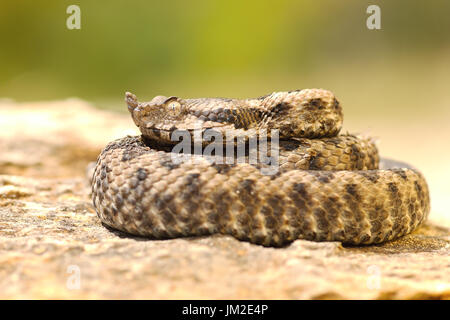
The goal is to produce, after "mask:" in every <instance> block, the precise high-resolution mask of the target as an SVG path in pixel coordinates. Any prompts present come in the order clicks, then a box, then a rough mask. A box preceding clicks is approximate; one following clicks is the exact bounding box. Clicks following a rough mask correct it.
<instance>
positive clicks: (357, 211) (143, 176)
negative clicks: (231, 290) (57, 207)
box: [92, 89, 430, 246]
mask: <svg viewBox="0 0 450 320" xmlns="http://www.w3.org/2000/svg"><path fill="white" fill-rule="evenodd" d="M125 100H126V102H127V105H128V109H129V111H130V113H131V116H132V118H133V121H134V123H135V124H136V125H137V126H138V127H139V129H140V130H141V132H142V136H136V137H130V136H128V137H125V138H122V139H119V140H116V141H113V142H111V143H109V144H108V145H107V146H106V147H105V148H104V149H103V151H102V152H101V154H100V156H99V157H98V159H97V164H96V167H95V171H94V174H93V178H92V197H93V203H94V207H95V209H96V211H97V214H98V216H99V218H100V219H101V221H102V222H103V223H104V224H106V225H108V226H110V227H112V228H115V229H118V230H121V231H124V232H127V233H130V234H134V235H141V236H146V237H150V238H152V239H167V238H176V237H185V236H200V235H211V234H215V233H220V234H226V235H232V236H234V237H235V238H237V239H240V240H246V241H250V242H252V243H255V244H261V245H265V246H283V245H286V244H288V243H290V242H292V241H294V240H296V239H307V240H314V241H341V242H343V243H349V244H373V243H380V242H384V241H389V240H392V239H396V238H398V237H400V236H403V235H405V234H408V233H410V232H411V231H413V230H414V229H416V228H417V227H418V226H419V225H420V224H421V223H422V222H423V221H425V220H426V218H427V216H428V214H429V211H430V199H429V192H428V186H427V183H426V181H425V179H424V177H423V175H422V174H421V173H420V172H419V171H418V170H417V169H414V168H412V167H411V166H409V165H407V164H404V163H400V162H396V161H388V160H381V161H380V159H379V156H378V151H377V148H376V146H375V145H374V142H373V141H372V139H371V138H369V137H359V136H355V135H350V134H339V132H340V130H341V126H342V122H343V114H342V107H341V105H340V103H339V102H338V100H337V99H336V98H335V96H334V94H333V93H331V92H330V91H327V90H323V89H305V90H295V91H289V92H275V93H272V94H270V95H266V96H263V97H260V98H256V99H245V100H238V99H225V98H202V99H181V98H178V97H164V96H157V97H155V98H153V100H151V101H149V102H144V103H140V102H138V101H137V98H136V96H135V95H133V94H131V93H126V97H125ZM208 129H214V130H215V131H217V132H219V133H220V135H223V136H224V137H225V135H228V136H231V137H232V139H237V138H239V139H240V138H242V140H241V141H244V143H246V144H247V145H248V142H249V139H250V138H251V137H259V135H260V134H261V132H263V131H265V132H268V133H269V136H270V132H272V131H271V130H277V132H278V133H279V138H280V143H279V159H278V161H279V167H278V168H279V170H277V171H276V173H274V174H271V175H267V174H263V173H262V172H261V168H262V167H264V166H266V164H264V163H262V164H261V163H258V164H250V163H248V162H249V161H248V156H249V154H250V153H251V151H249V150H246V152H247V153H246V156H247V158H246V161H245V162H244V163H240V162H238V161H234V162H233V161H232V163H220V162H219V161H217V159H219V158H216V161H214V160H213V161H211V159H208V158H206V157H205V156H202V155H201V154H197V153H195V152H192V151H189V152H192V155H191V156H190V157H188V158H187V159H185V160H184V161H182V162H175V161H174V160H173V159H174V158H173V157H172V156H173V154H172V153H171V152H172V148H173V145H174V144H175V143H177V142H174V141H172V139H171V137H172V134H173V133H174V132H176V130H184V132H188V133H189V135H191V136H192V137H194V136H195V135H194V132H200V133H204V132H206V131H207V130H208ZM234 141H235V140H234ZM207 147H208V143H207V142H206V143H205V142H204V141H203V145H202V146H201V148H202V150H204V149H205V148H207ZM189 152H188V153H189Z"/></svg>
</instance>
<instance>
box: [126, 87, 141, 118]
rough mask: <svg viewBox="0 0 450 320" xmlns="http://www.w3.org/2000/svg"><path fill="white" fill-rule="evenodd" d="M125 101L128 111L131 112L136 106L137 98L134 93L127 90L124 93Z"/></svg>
mask: <svg viewBox="0 0 450 320" xmlns="http://www.w3.org/2000/svg"><path fill="white" fill-rule="evenodd" d="M125 102H126V103H127V106H128V111H130V112H131V113H133V110H134V109H135V108H136V107H137V106H138V100H137V97H136V95H134V94H132V93H131V92H128V91H127V92H126V93H125Z"/></svg>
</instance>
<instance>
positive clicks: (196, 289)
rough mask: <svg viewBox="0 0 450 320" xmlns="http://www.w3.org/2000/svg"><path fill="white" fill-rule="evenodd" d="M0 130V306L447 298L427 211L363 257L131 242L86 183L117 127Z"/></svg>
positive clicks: (449, 229) (225, 244) (315, 249)
mask: <svg viewBox="0 0 450 320" xmlns="http://www.w3.org/2000/svg"><path fill="white" fill-rule="evenodd" d="M0 126H1V128H2V129H3V130H2V131H1V132H0V149H1V150H2V152H1V153H0V298H2V299H16V298H27V299H29V298H31V299H35V298H40V299H47V298H58V299H60V298H61V299H66V298H81V299H85V298H88V299H90V298H113V299H115V298H125V299H133V298H151V299H189V298H191V299H197V298H199V299H449V298H450V272H449V270H450V221H449V218H448V215H443V214H435V212H434V210H433V211H432V212H431V215H430V219H429V221H428V223H427V224H426V225H425V226H423V227H421V228H420V229H419V230H417V231H416V232H415V233H413V234H411V235H408V236H406V237H404V238H402V239H399V240H397V241H393V242H389V243H385V244H382V245H376V246H366V247H343V246H342V245H341V244H340V243H337V242H328V243H314V242H310V241H303V240H298V241H295V242H294V243H292V244H291V245H290V246H287V247H285V248H277V249H275V248H264V247H261V246H257V245H252V244H249V243H246V242H240V241H237V240H235V239H233V238H232V237H227V236H213V237H203V238H186V239H174V240H164V241H154V240H147V239H144V238H138V237H131V236H128V235H125V234H123V233H120V232H117V231H113V230H109V229H107V228H105V227H104V226H102V225H101V223H100V221H99V219H98V218H97V216H96V214H95V212H94V209H93V207H92V204H91V200H90V196H89V192H90V187H89V185H88V181H87V178H86V166H87V164H88V163H89V162H90V161H93V160H95V158H96V157H97V155H98V153H99V152H100V149H101V147H103V146H104V145H105V144H106V143H107V142H108V141H109V140H112V139H114V138H116V137H119V136H123V135H125V134H132V133H133V130H134V128H133V123H132V122H131V119H129V117H128V115H125V114H124V115H120V114H113V113H110V112H106V111H100V110H96V109H94V108H92V107H90V106H89V105H88V104H87V103H84V102H82V101H79V100H67V101H61V102H51V103H33V104H16V103H14V102H8V101H3V102H0ZM432 198H433V194H432ZM437 211H438V212H446V211H445V210H443V208H439V210H437Z"/></svg>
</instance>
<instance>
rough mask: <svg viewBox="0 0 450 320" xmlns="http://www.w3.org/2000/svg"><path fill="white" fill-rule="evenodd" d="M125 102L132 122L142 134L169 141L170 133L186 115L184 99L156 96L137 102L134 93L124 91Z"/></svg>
mask: <svg viewBox="0 0 450 320" xmlns="http://www.w3.org/2000/svg"><path fill="white" fill-rule="evenodd" d="M125 102H126V103H127V106H128V111H129V112H130V114H131V117H132V118H133V121H134V123H135V124H136V126H137V127H139V129H140V131H141V132H142V134H143V135H145V136H147V137H149V138H155V139H158V140H161V139H162V140H166V142H169V141H170V134H171V133H172V132H173V131H174V130H176V129H177V124H178V123H180V124H182V123H183V121H184V120H185V117H186V107H185V103H184V100H182V99H180V98H178V97H175V96H171V97H166V96H156V97H154V98H153V99H152V100H151V101H148V102H139V101H138V100H137V97H136V95H134V94H132V93H131V92H126V93H125Z"/></svg>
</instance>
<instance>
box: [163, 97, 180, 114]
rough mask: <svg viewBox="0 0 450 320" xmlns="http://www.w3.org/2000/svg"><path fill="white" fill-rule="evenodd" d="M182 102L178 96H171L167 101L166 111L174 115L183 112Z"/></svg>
mask: <svg viewBox="0 0 450 320" xmlns="http://www.w3.org/2000/svg"><path fill="white" fill-rule="evenodd" d="M181 109H182V107H181V103H180V102H178V101H177V100H176V98H169V99H167V101H166V111H167V113H168V114H170V115H172V116H177V115H179V114H180V113H181Z"/></svg>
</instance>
